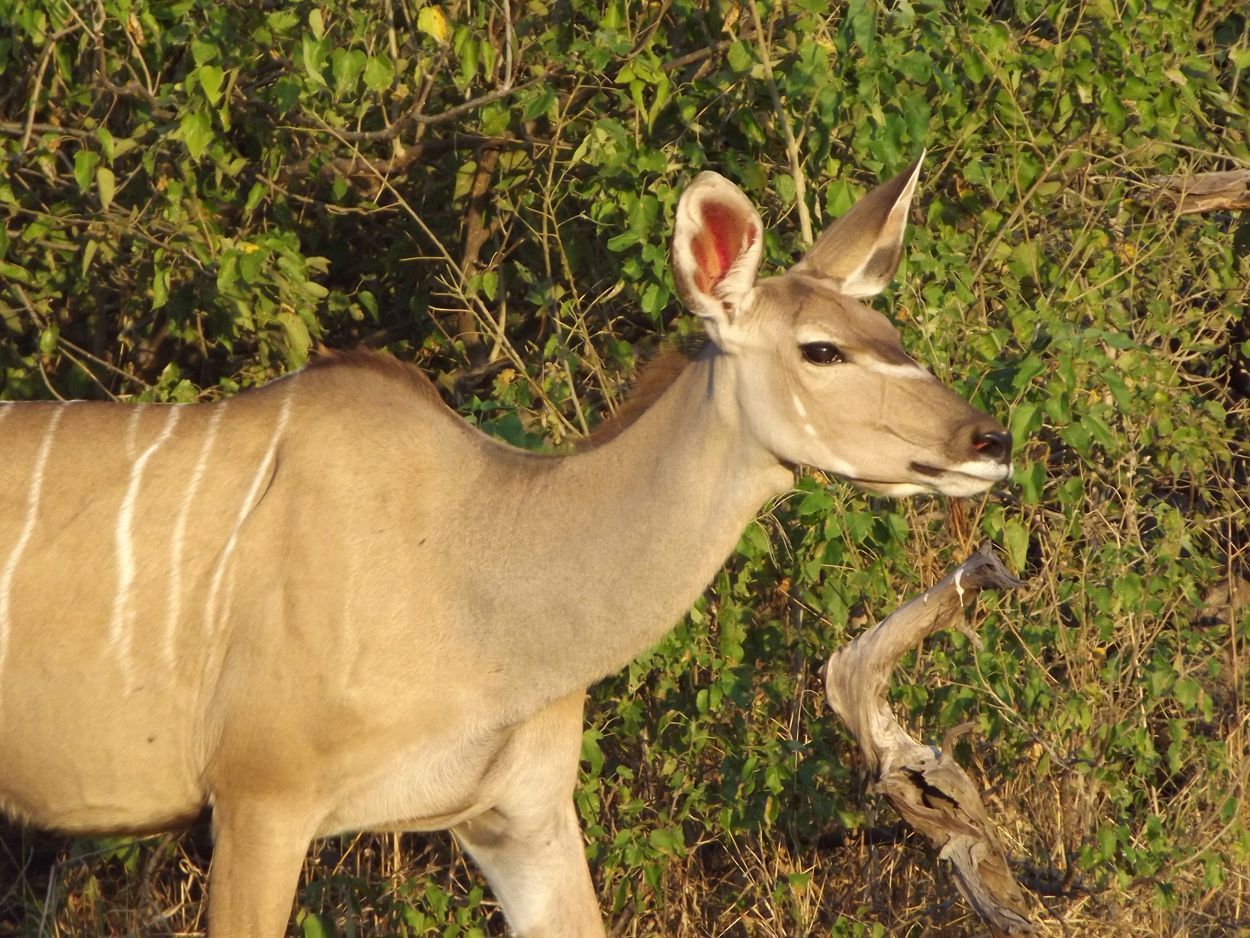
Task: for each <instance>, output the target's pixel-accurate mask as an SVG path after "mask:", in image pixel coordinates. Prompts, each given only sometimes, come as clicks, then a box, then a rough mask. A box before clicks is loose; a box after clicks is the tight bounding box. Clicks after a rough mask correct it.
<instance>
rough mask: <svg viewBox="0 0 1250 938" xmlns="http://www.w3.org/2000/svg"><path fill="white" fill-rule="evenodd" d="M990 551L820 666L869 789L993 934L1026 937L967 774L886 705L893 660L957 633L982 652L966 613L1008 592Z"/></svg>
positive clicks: (1016, 896)
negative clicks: (947, 632) (929, 848)
mask: <svg viewBox="0 0 1250 938" xmlns="http://www.w3.org/2000/svg"><path fill="white" fill-rule="evenodd" d="M1020 585H1021V583H1020V581H1019V580H1017V579H1016V578H1015V577H1013V576H1012V575H1011V574H1009V573H1008V572H1007V571H1006V569H1005V568H1004V567H1003V565H1002V564H1001V563H1000V562H999V561H998V558H996V557H995V556H994V554H993V553H991V551H990V549H989V546H988V544H986V545H982V546H981V548H980V549H979V550H977V552H976V553H975V554H973V555H972V556H971V557H970V558H969V559H968V560H966V561H964V562H963V563H962V564H960V565H959V566H958V567H956V568H955V569H954V570H953V571H952V572H951V573H950V574H948V575H947V576H946V577H945V578H943V579H942V580H941V581H939V582H938V583H937V585H935V586H934V587H932V588H931V589H929V590H926V591H925V592H924V593H922V594H921V595H919V596H917V597H916V598H915V599H913V600H912V601H911V602H909V603H907V604H906V605H905V606H903V607H902V608H900V609H899V610H898V611H897V612H895V613H894V614H893V615H891V616H889V617H888V618H886V619H885V620H884V621H882V622H879V623H878V624H877V625H875V626H873V627H872V628H871V629H869V630H868V631H867V632H865V633H863V634H862V635H860V636H859V637H858V638H856V639H855V640H854V641H853V642H851V643H850V644H848V645H846V646H844V647H842V648H840V649H838V651H837V652H836V653H834V655H833V657H832V658H830V659H829V663H828V665H826V667H825V696H826V698H827V699H828V701H829V705H830V706H831V707H832V708H833V709H834V712H836V713H837V715H838V717H839V718H840V719H841V720H842V722H843V723H845V724H846V725H847V727H848V728H849V729H850V731H851V733H852V734H853V735H854V736H855V739H856V741H857V742H858V743H859V747H860V750H861V751H862V752H863V754H864V760H865V762H867V764H868V770H869V772H870V773H871V775H872V779H873V784H874V787H875V789H876V791H878V792H879V793H881V794H883V795H884V796H885V797H886V798H887V799H888V800H889V802H890V804H892V805H893V806H894V809H895V810H896V811H898V813H899V814H901V815H902V816H903V819H904V820H906V821H907V823H908V824H910V825H911V826H912V827H914V828H915V829H916V830H917V831H919V832H920V833H922V834H923V835H924V836H925V837H927V838H928V839H929V842H930V843H932V844H933V846H934V847H935V848H936V849H937V850H938V857H939V858H940V859H942V860H945V861H947V862H949V863H950V864H951V866H952V868H953V870H954V873H955V883H956V885H957V887H958V888H959V892H960V894H961V895H962V896H963V897H964V899H966V900H967V901H968V903H969V904H970V905H971V906H972V907H973V908H974V909H975V910H976V911H977V913H978V914H979V915H980V916H981V917H982V918H983V919H985V921H986V922H987V923H988V924H989V925H990V928H991V929H992V930H993V931H994V933H995V934H996V935H1010V936H1016V935H1032V934H1036V928H1035V927H1034V926H1033V924H1032V923H1031V922H1030V921H1029V919H1028V918H1027V917H1026V915H1025V913H1026V911H1027V906H1026V904H1025V901H1024V895H1023V893H1022V892H1021V891H1020V886H1019V885H1018V884H1017V883H1016V880H1015V877H1014V876H1013V875H1012V873H1011V869H1010V867H1009V866H1008V865H1007V852H1006V850H1005V849H1004V847H1003V843H1002V840H1001V839H1000V838H999V836H998V832H997V831H996V830H995V828H994V824H993V822H992V821H991V820H990V818H989V815H988V814H987V813H986V811H985V806H984V805H983V804H982V803H981V796H980V793H979V792H978V790H977V787H976V785H975V784H974V783H973V781H972V779H970V778H969V777H968V775H967V773H965V772H964V770H963V769H962V768H961V767H960V766H959V765H958V764H957V763H956V762H955V761H954V759H952V758H950V756H949V755H946V754H944V753H942V752H941V751H940V750H938V749H936V748H935V747H932V746H924V745H921V744H920V743H919V742H917V741H916V740H914V739H912V738H911V736H909V735H908V734H907V731H906V730H904V729H903V727H902V725H901V724H900V723H899V722H898V720H897V719H896V718H895V716H894V714H893V713H892V712H891V710H890V708H889V706H888V704H887V703H886V692H887V691H888V689H889V685H890V675H891V673H892V672H893V670H894V667H895V665H896V664H897V663H898V660H899V658H901V657H902V656H903V655H904V654H906V653H907V651H908V650H910V649H911V648H913V647H915V646H916V645H917V644H919V643H920V642H921V641H923V640H924V639H925V638H927V637H928V636H930V635H932V634H933V633H934V632H937V631H939V630H941V629H947V628H957V629H959V630H960V631H961V632H964V634H966V635H968V636H969V638H970V639H971V640H972V642H973V643H974V644H975V645H977V646H978V647H979V646H980V644H981V642H980V639H979V637H978V636H977V635H976V633H975V632H973V631H972V630H971V629H970V628H969V626H968V624H967V622H966V621H965V620H964V607H965V606H967V605H969V604H970V603H971V602H972V601H973V599H974V598H975V597H976V595H977V593H978V592H980V591H981V590H982V589H1015V588H1016V587H1018V586H1020Z"/></svg>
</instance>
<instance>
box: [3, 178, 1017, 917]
mask: <svg viewBox="0 0 1250 938" xmlns="http://www.w3.org/2000/svg"><path fill="white" fill-rule="evenodd" d="M917 172H918V165H913V166H912V167H911V168H909V169H908V170H907V171H906V172H905V173H903V175H901V176H899V177H898V178H896V179H894V180H893V181H891V182H889V183H886V184H885V185H883V186H881V187H880V188H878V189H876V190H874V191H873V192H872V193H870V194H869V195H868V196H867V197H865V198H864V199H863V200H862V201H861V202H859V203H858V204H857V205H856V206H855V207H854V208H853V209H852V210H851V211H850V212H848V213H847V214H846V215H845V216H843V217H842V218H841V219H840V220H838V221H837V222H836V223H835V224H834V225H833V226H832V227H831V228H830V229H829V230H828V231H826V232H825V233H824V235H823V236H822V237H821V238H820V240H819V241H818V242H817V243H816V245H815V246H814V247H813V248H812V249H811V251H810V252H809V253H808V254H807V256H806V257H805V258H804V259H803V260H802V261H801V262H800V263H799V264H797V265H796V266H795V267H793V268H792V269H791V270H790V271H788V272H787V273H785V274H783V275H780V276H775V277H771V278H768V279H764V280H759V279H757V273H758V268H759V264H760V257H761V251H762V245H763V225H762V223H761V220H760V217H759V215H758V214H757V213H756V211H755V209H754V208H753V207H752V205H751V203H750V202H749V201H748V199H747V198H746V196H744V195H743V194H742V192H740V191H739V190H738V189H737V188H736V187H734V186H733V185H732V184H731V183H729V182H728V181H726V180H725V179H723V178H722V177H720V176H718V175H716V174H714V173H703V174H702V175H700V176H699V177H698V178H696V179H695V180H694V182H693V183H692V184H691V185H690V186H689V188H688V189H687V190H686V192H685V193H684V194H683V196H682V198H681V201H680V204H679V206H678V209H677V218H676V226H675V231H674V235H673V245H672V265H673V277H674V281H675V283H676V285H677V287H678V290H679V292H680V293H681V296H682V298H683V300H684V301H685V303H686V305H687V306H688V307H689V308H690V309H691V310H692V311H693V312H694V313H696V314H698V315H699V316H700V317H702V319H703V321H704V323H705V324H706V328H707V332H708V335H709V337H710V340H711V341H710V342H709V343H708V344H707V346H706V347H705V349H704V351H703V352H702V353H701V354H700V355H699V356H698V357H697V359H696V360H694V361H693V362H691V364H690V365H688V366H687V367H686V368H685V370H684V371H682V372H681V373H680V374H679V375H678V376H677V378H676V379H675V380H674V381H673V383H672V384H671V386H670V387H669V388H668V389H667V391H665V392H664V393H663V394H662V395H661V396H660V397H659V398H658V399H657V400H656V401H655V403H654V404H652V405H651V406H650V407H649V408H647V409H646V410H645V412H644V413H642V415H641V416H639V417H638V418H637V419H636V420H635V421H633V422H632V423H631V424H630V425H629V426H628V427H627V428H625V429H624V430H623V431H622V432H620V433H619V434H617V435H616V436H614V437H613V438H612V439H611V440H610V441H608V442H605V443H604V444H603V445H601V446H597V447H593V448H588V449H586V450H584V451H581V452H577V453H574V454H571V455H564V456H539V455H534V454H531V453H527V452H523V451H520V450H517V449H513V448H511V447H509V446H506V445H504V444H502V443H500V442H497V441H496V440H493V439H491V438H489V437H487V436H485V435H483V434H482V433H480V432H479V431H477V430H476V429H474V428H472V427H470V426H469V425H468V424H466V423H465V422H464V421H463V420H461V419H460V418H459V417H458V416H456V415H455V414H454V413H453V412H452V411H451V410H449V409H448V408H447V407H446V406H445V405H444V404H443V403H442V401H441V400H440V398H439V396H438V394H437V393H436V392H435V390H434V388H433V387H432V385H431V384H430V383H429V382H428V381H427V380H426V379H425V378H424V377H422V376H421V375H420V374H419V373H418V372H417V371H415V370H414V369H412V368H410V367H408V366H405V365H401V364H399V363H398V362H396V361H394V360H393V359H390V358H386V357H382V356H378V355H373V354H368V353H353V354H345V355H334V356H330V357H328V358H326V359H324V360H322V361H319V362H317V363H315V364H313V365H310V366H309V367H307V368H305V369H303V370H302V371H299V372H296V373H294V374H292V375H290V376H288V377H286V378H283V379H281V380H279V381H276V382H274V383H272V384H270V385H268V386H266V387H264V388H261V389H258V390H255V391H249V392H247V393H244V394H240V395H238V396H237V397H234V398H231V399H229V400H226V401H221V402H217V403H211V404H202V405H201V404H197V405H177V406H160V405H119V404H106V403H83V402H75V403H7V404H2V405H0V808H2V809H3V811H4V812H5V813H6V814H8V815H10V816H12V817H14V818H16V819H17V820H18V821H20V822H24V823H29V824H33V825H38V826H41V827H47V828H54V829H58V830H63V831H70V832H121V831H134V832H140V831H153V830H160V829H164V828H169V827H173V826H177V825H180V824H184V823H187V822H189V821H190V820H191V819H194V818H196V817H197V816H198V815H200V814H201V812H202V811H203V810H204V809H205V808H206V807H211V810H212V822H213V830H214V854H213V859H212V864H211V869H210V878H209V931H210V934H212V935H213V936H215V938H225V936H236V935H238V936H242V935H249V936H253V935H255V936H277V935H281V934H283V933H284V930H285V928H286V926H287V923H288V919H289V917H290V914H291V905H292V897H293V895H294V892H295V888H296V885H297V881H298V877H299V871H300V866H301V863H302V861H303V859H304V855H305V852H306V850H307V848H308V844H309V841H310V840H311V839H312V838H313V837H315V836H319V835H326V834H333V833H336V832H343V831H351V830H362V829H372V830H397V829H406V830H431V829H439V828H450V829H452V830H453V831H454V832H455V834H456V836H457V837H458V839H459V840H460V841H461V843H462V844H463V845H464V847H465V848H466V849H467V850H468V852H469V853H470V854H471V855H472V856H473V858H474V859H475V861H476V862H477V863H478V865H479V866H480V867H481V869H482V870H483V871H484V873H485V875H486V877H487V879H488V880H489V882H490V884H491V887H492V888H493V890H494V892H495V895H496V896H497V898H498V899H499V901H500V902H501V904H502V906H503V909H504V911H505V914H506V916H507V919H508V921H509V924H510V927H511V928H512V929H513V931H514V932H515V933H516V934H518V935H523V936H527V938H533V936H569V938H573V936H576V938H585V936H602V935H603V933H604V932H603V926H602V924H601V919H600V915H599V908H598V904H597V901H596V898H595V894H594V891H593V888H592V885H591V880H590V875H589V873H588V871H587V867H586V862H585V857H584V847H583V842H582V838H581V834H580V831H579V829H578V824H577V819H576V815H575V812H574V808H573V801H572V798H571V795H572V792H573V788H574V785H575V783H576V775H577V760H578V754H579V747H580V741H581V712H582V702H583V697H584V694H585V690H586V688H587V686H588V685H589V684H591V683H592V682H594V681H595V680H597V679H598V678H600V677H602V676H604V675H606V674H608V673H610V672H612V671H613V670H615V669H618V668H620V667H622V666H623V665H624V664H626V663H627V662H628V661H629V660H630V658H632V657H633V656H634V655H636V654H638V653H640V652H641V651H643V650H645V649H646V648H647V647H648V646H650V645H652V644H653V643H655V642H656V641H657V640H658V639H659V638H660V637H661V636H662V635H663V634H664V633H665V632H666V631H667V630H668V629H669V628H670V627H671V626H672V625H673V624H674V622H675V621H676V620H677V619H678V618H679V617H680V616H681V615H682V613H683V612H684V611H685V610H686V609H687V608H688V607H689V605H690V604H691V603H692V602H693V601H694V599H695V598H696V597H697V596H698V595H699V594H700V592H701V591H702V590H703V589H704V587H705V586H706V584H707V583H708V581H709V580H710V579H711V578H712V576H713V575H714V574H715V573H716V571H717V569H718V568H719V567H720V565H721V564H722V563H723V562H724V561H725V558H726V557H727V556H728V554H729V553H730V551H731V550H732V549H733V547H734V545H735V543H736V542H737V539H738V537H739V535H740V534H741V532H742V530H743V528H744V527H745V525H746V524H747V523H748V522H749V521H750V520H751V518H752V517H753V515H754V514H755V512H756V511H758V509H759V508H760V506H761V505H762V504H763V503H764V502H765V501H766V500H767V499H769V498H770V497H773V496H775V495H777V494H779V493H781V492H783V491H785V490H786V489H787V488H788V487H789V486H790V484H791V482H792V479H793V472H792V470H793V466H795V465H797V464H806V465H810V466H814V467H817V468H820V469H823V470H825V471H827V472H830V473H834V474H836V475H839V476H842V477H844V478H846V479H849V480H851V481H853V482H855V483H857V484H859V485H861V486H864V487H866V488H869V489H871V490H873V491H877V492H881V493H886V494H892V495H905V494H910V493H916V492H940V493H944V494H947V495H955V496H965V495H972V494H975V493H978V492H982V491H984V490H986V489H987V488H988V487H989V486H990V485H992V484H993V483H995V482H998V481H1000V480H1003V479H1005V478H1006V477H1007V476H1008V474H1009V472H1010V453H1011V440H1010V437H1009V436H1008V434H1007V432H1006V431H1005V430H1004V429H1003V427H1002V426H1001V425H1000V424H999V423H998V422H996V421H995V420H993V419H991V418H989V417H987V416H985V415H984V414H982V413H980V412H978V411H976V410H974V409H973V408H971V407H969V406H968V405H967V404H965V403H964V402H963V401H962V400H960V399H959V398H958V397H957V396H956V395H955V394H954V393H952V392H951V391H950V390H948V389H947V388H945V387H944V386H943V385H941V384H940V383H939V382H938V381H937V380H936V379H935V378H934V377H933V376H932V375H930V374H929V372H927V371H926V370H925V369H924V368H922V367H921V366H920V365H918V364H916V363H915V362H914V361H913V360H912V359H911V358H909V357H908V356H907V354H906V353H905V352H904V351H903V349H902V347H901V346H900V344H899V340H898V336H897V333H896V331H895V329H894V328H893V327H892V326H891V325H890V324H889V322H888V321H887V320H886V319H885V318H884V317H883V316H881V315H880V314H879V313H876V312H874V311H872V310H870V309H869V308H868V307H866V306H864V305H862V304H861V303H860V302H858V299H857V298H861V297H866V296H870V295H872V294H875V293H877V292H879V291H880V290H881V289H882V288H883V287H884V286H885V284H886V282H887V281H888V280H889V279H890V278H891V277H892V276H893V274H894V272H895V270H896V268H897V265H898V262H899V257H900V252H901V245H902V238H903V231H904V225H905V220H906V216H907V211H908V206H909V204H910V201H911V197H912V192H913V189H914V187H915V182H916V175H917Z"/></svg>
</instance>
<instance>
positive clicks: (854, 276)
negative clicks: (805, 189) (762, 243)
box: [792, 153, 924, 297]
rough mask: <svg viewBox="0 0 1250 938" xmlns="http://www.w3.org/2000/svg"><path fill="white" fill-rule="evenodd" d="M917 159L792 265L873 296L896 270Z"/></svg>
mask: <svg viewBox="0 0 1250 938" xmlns="http://www.w3.org/2000/svg"><path fill="white" fill-rule="evenodd" d="M923 159H924V154H923V153H922V154H921V155H920V159H918V160H916V162H914V163H912V164H911V166H909V167H907V169H905V170H903V172H901V173H899V174H898V175H897V176H895V177H894V178H893V179H891V180H890V181H889V182H887V183H884V184H882V185H880V186H878V187H877V188H875V189H873V190H872V191H871V192H869V193H868V194H867V195H866V196H864V197H863V198H862V199H860V200H859V201H858V202H856V203H855V204H854V205H853V206H851V210H850V211H849V212H847V213H846V214H845V215H843V216H842V217H841V218H839V219H838V220H837V221H835V222H834V223H833V226H832V227H830V228H827V229H825V232H824V234H822V235H821V236H820V237H819V238H817V239H816V243H815V244H813V245H812V248H811V250H810V251H808V252H807V255H806V256H805V257H804V258H803V260H801V261H799V263H798V264H796V265H795V266H794V267H793V268H792V269H793V270H796V271H799V272H802V273H809V274H819V275H821V276H824V277H829V278H831V279H833V280H836V281H837V282H838V289H840V290H841V291H842V292H843V293H845V294H847V295H848V296H857V297H863V296H875V295H876V294H878V293H880V292H881V291H882V290H884V289H885V287H886V284H888V283H889V282H890V281H891V280H892V279H894V274H895V272H897V271H898V262H899V261H900V260H901V259H902V257H903V233H904V232H905V231H906V230H907V210H908V209H909V208H910V207H911V197H912V194H913V193H915V191H916V179H917V178H918V177H919V175H920V162H921V160H923Z"/></svg>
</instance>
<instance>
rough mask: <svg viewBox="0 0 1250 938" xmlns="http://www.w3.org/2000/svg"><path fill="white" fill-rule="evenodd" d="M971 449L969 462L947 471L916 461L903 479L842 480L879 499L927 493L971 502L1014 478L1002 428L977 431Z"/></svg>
mask: <svg viewBox="0 0 1250 938" xmlns="http://www.w3.org/2000/svg"><path fill="white" fill-rule="evenodd" d="M969 449H970V451H969V454H968V455H969V458H968V459H966V460H965V461H963V462H960V463H956V464H954V465H948V466H944V467H943V466H936V465H933V464H932V463H927V462H921V461H919V460H913V461H911V462H909V463H908V464H907V472H906V474H905V475H904V476H903V477H902V478H899V479H890V480H887V479H871V478H867V477H864V476H855V475H849V474H843V475H842V476H841V477H842V478H843V479H845V480H846V481H847V482H850V483H852V484H853V485H857V486H859V487H860V488H862V489H866V490H868V491H870V492H874V493H876V494H878V495H888V496H894V497H900V496H905V495H916V494H920V493H925V492H927V493H930V494H935V495H945V496H947V497H949V498H967V497H969V496H972V495H979V494H981V493H982V492H985V491H987V490H988V489H989V488H990V487H991V486H993V485H994V484H995V483H996V482H1002V481H1004V480H1006V479H1007V478H1009V477H1010V476H1011V433H1009V432H1008V431H1006V430H1003V429H1000V428H995V429H992V430H981V429H978V430H975V431H974V432H973V433H972V436H971V440H970V447H969Z"/></svg>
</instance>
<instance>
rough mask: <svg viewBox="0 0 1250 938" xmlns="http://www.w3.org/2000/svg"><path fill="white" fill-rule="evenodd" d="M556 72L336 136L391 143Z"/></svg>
mask: <svg viewBox="0 0 1250 938" xmlns="http://www.w3.org/2000/svg"><path fill="white" fill-rule="evenodd" d="M553 72H554V69H553V70H550V71H547V72H544V73H543V74H542V75H539V76H538V77H537V78H531V79H530V80H529V81H527V82H524V83H522V84H519V85H514V86H512V87H511V88H498V89H496V90H495V91H492V92H489V93H488V94H484V95H482V96H481V97H479V98H474V99H473V100H472V101H466V102H464V104H457V105H456V106H455V107H450V108H448V109H447V110H445V111H442V112H440V113H438V114H422V113H420V111H421V107H422V105H423V104H424V103H425V102H424V100H418V101H417V103H416V104H414V105H413V106H412V107H411V108H409V109H408V111H407V112H406V113H405V114H404V115H403V116H402V117H400V118H399V120H397V121H395V123H393V124H391V126H389V127H384V128H383V129H381V130H334V135H335V136H336V137H339V138H341V139H342V140H344V141H345V142H348V143H374V142H377V141H385V140H391V139H392V138H394V137H397V136H399V134H400V133H402V132H403V131H404V130H405V129H406V128H408V127H410V126H412V125H413V124H424V125H426V126H432V125H434V124H445V123H447V122H448V121H453V120H455V119H456V118H458V117H461V116H462V115H464V114H467V113H469V112H470V111H472V110H475V109H477V108H479V107H482V106H483V105H486V104H490V103H492V102H494V101H500V100H502V99H504V98H506V97H508V96H510V95H514V94H516V93H517V92H518V91H524V90H525V89H526V88H532V87H533V86H534V85H537V84H539V83H540V82H544V81H546V80H547V79H548V78H549V77H550V76H551V75H552V73H553ZM328 126H329V125H326V127H328ZM326 127H315V126H313V125H311V124H305V125H304V129H305V130H325V129H326Z"/></svg>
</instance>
